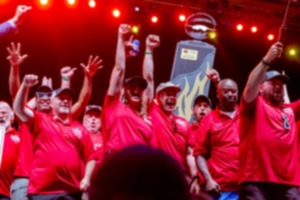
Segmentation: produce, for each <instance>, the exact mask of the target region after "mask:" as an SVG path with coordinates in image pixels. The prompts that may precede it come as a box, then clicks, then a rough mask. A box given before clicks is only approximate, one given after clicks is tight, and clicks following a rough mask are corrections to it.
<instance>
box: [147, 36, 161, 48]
mask: <svg viewBox="0 0 300 200" xmlns="http://www.w3.org/2000/svg"><path fill="white" fill-rule="evenodd" d="M159 45H160V38H159V36H158V35H153V34H150V35H148V36H147V38H146V48H150V49H154V48H156V47H158V46H159Z"/></svg>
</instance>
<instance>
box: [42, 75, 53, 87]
mask: <svg viewBox="0 0 300 200" xmlns="http://www.w3.org/2000/svg"><path fill="white" fill-rule="evenodd" d="M42 85H43V86H48V87H49V88H51V89H52V78H47V77H46V76H43V79H42Z"/></svg>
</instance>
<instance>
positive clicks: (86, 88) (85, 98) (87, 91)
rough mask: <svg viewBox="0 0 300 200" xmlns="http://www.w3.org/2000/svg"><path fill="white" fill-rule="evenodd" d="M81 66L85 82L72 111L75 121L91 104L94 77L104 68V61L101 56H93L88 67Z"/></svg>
mask: <svg viewBox="0 0 300 200" xmlns="http://www.w3.org/2000/svg"><path fill="white" fill-rule="evenodd" d="M80 66H81V67H82V70H83V72H84V80H83V85H82V88H81V91H80V94H79V98H78V101H77V102H76V103H75V104H74V105H73V106H72V110H71V113H72V118H73V119H75V120H77V119H78V118H79V116H80V114H81V113H82V112H83V111H84V109H85V107H86V105H87V104H88V103H89V101H90V98H91V94H92V85H93V77H94V75H95V74H96V72H97V71H98V70H99V69H101V68H102V67H103V66H102V60H101V59H100V58H99V56H96V57H93V56H92V55H91V56H90V57H89V60H88V63H87V64H86V65H85V64H83V63H81V64H80Z"/></svg>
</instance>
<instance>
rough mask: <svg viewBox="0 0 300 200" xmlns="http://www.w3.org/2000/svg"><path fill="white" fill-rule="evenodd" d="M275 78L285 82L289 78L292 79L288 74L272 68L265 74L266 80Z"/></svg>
mask: <svg viewBox="0 0 300 200" xmlns="http://www.w3.org/2000/svg"><path fill="white" fill-rule="evenodd" d="M274 78H278V79H280V80H281V81H282V82H283V83H288V82H289V80H290V78H289V77H288V76H286V75H283V74H281V73H279V72H278V71H276V70H270V71H267V73H266V75H265V78H264V81H268V80H271V79H274ZM264 81H263V82H264Z"/></svg>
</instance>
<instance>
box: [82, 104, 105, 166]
mask: <svg viewBox="0 0 300 200" xmlns="http://www.w3.org/2000/svg"><path fill="white" fill-rule="evenodd" d="M101 109H102V108H101V106H98V105H87V106H86V109H85V113H84V115H83V120H82V124H83V126H84V127H85V128H86V129H87V131H88V132H89V133H90V135H91V138H92V141H93V145H94V150H95V151H96V153H97V156H98V159H97V164H98V165H99V164H100V163H101V160H102V156H103V138H102V133H101V121H100V119H101Z"/></svg>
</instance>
